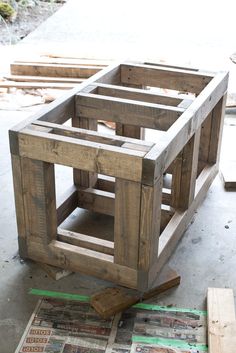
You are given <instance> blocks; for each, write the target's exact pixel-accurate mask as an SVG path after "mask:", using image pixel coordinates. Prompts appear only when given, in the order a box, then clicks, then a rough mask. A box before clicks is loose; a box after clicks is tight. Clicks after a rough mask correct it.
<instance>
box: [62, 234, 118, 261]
mask: <svg viewBox="0 0 236 353" xmlns="http://www.w3.org/2000/svg"><path fill="white" fill-rule="evenodd" d="M57 239H58V240H60V241H62V242H65V243H68V244H72V245H75V246H79V247H82V248H86V249H90V250H94V251H97V252H101V253H104V254H108V255H114V243H113V242H112V241H109V240H105V239H99V238H95V237H91V236H90V235H86V234H81V233H77V232H72V231H70V230H66V229H62V228H58V229H57Z"/></svg>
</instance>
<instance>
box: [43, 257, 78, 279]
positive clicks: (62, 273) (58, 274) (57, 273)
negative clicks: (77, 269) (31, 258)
mask: <svg viewBox="0 0 236 353" xmlns="http://www.w3.org/2000/svg"><path fill="white" fill-rule="evenodd" d="M38 264H39V266H40V267H41V268H42V269H43V270H44V271H45V272H46V273H47V274H48V275H49V276H50V277H51V278H52V279H54V280H56V281H58V280H59V279H61V278H63V277H67V276H69V275H70V274H71V273H73V272H72V271H69V270H65V269H63V268H60V267H55V266H51V265H47V264H44V263H42V262H38Z"/></svg>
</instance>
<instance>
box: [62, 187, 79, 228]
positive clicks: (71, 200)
mask: <svg viewBox="0 0 236 353" xmlns="http://www.w3.org/2000/svg"><path fill="white" fill-rule="evenodd" d="M57 203H58V204H59V206H58V207H57V225H60V224H61V223H62V222H63V221H64V220H65V219H66V218H67V217H68V216H69V215H70V214H71V213H72V212H73V211H74V210H75V209H76V207H78V194H77V189H76V187H75V186H74V185H73V186H72V187H70V188H69V189H68V190H67V191H66V192H65V193H64V194H63V195H62V196H61V197H60V199H59V200H57Z"/></svg>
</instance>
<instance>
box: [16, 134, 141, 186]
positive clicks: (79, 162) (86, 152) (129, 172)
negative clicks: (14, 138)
mask: <svg viewBox="0 0 236 353" xmlns="http://www.w3.org/2000/svg"><path fill="white" fill-rule="evenodd" d="M19 143H20V147H19V150H20V155H21V156H22V157H28V158H32V159H38V160H42V161H45V162H49V163H56V164H62V165H65V166H69V167H73V168H77V169H82V170H85V171H91V172H96V173H100V174H105V175H110V176H115V177H120V178H122V179H127V180H133V181H140V180H141V176H142V157H143V156H144V155H145V153H144V152H141V151H133V150H130V149H126V148H121V147H116V146H110V145H102V144H98V143H95V142H87V141H83V140H76V139H74V138H71V137H65V136H60V137H58V136H55V135H53V134H47V133H44V132H40V131H37V132H36V131H32V130H30V129H25V130H23V131H22V132H21V133H19Z"/></svg>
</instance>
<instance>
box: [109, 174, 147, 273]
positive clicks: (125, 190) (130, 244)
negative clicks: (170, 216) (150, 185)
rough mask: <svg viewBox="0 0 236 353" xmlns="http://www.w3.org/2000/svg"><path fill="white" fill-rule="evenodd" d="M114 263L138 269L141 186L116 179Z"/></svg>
mask: <svg viewBox="0 0 236 353" xmlns="http://www.w3.org/2000/svg"><path fill="white" fill-rule="evenodd" d="M115 194H116V198H115V225H114V243H115V254H114V261H115V263H117V264H120V265H124V264H126V265H128V266H129V267H131V268H136V269H137V267H138V252H139V222H137V219H139V214H140V196H141V184H140V183H135V182H130V181H127V180H122V179H118V178H117V179H116V188H115Z"/></svg>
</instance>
